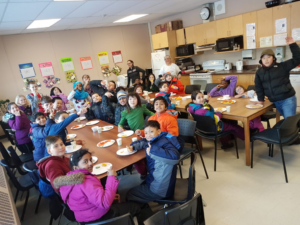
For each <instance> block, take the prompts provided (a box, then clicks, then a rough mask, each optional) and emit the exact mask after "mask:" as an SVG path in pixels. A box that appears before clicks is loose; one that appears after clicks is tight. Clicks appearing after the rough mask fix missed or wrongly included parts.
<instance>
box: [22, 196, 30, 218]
mask: <svg viewBox="0 0 300 225" xmlns="http://www.w3.org/2000/svg"><path fill="white" fill-rule="evenodd" d="M28 198H29V190H28V191H27V195H26V199H25V203H24V206H23V212H22V216H21V221H23V219H24V215H25V211H26V207H27V203H28Z"/></svg>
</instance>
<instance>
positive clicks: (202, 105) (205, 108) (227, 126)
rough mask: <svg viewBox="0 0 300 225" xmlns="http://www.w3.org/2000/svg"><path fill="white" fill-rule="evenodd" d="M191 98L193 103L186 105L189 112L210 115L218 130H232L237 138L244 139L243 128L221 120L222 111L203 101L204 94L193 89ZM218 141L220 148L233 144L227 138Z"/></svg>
mask: <svg viewBox="0 0 300 225" xmlns="http://www.w3.org/2000/svg"><path fill="white" fill-rule="evenodd" d="M191 99H192V101H193V103H194V104H189V105H188V111H189V112H190V113H191V114H196V115H203V116H210V117H211V118H212V119H213V120H214V121H215V123H216V125H217V127H218V132H223V131H229V130H234V131H235V135H236V136H237V137H238V138H239V139H241V140H244V139H245V137H244V129H243V128H242V127H240V126H238V125H236V124H231V123H228V122H224V121H222V120H221V118H222V113H221V112H215V110H214V108H213V107H212V106H211V105H209V104H208V103H207V102H205V99H204V95H203V94H202V93H201V92H199V91H193V92H192V95H191ZM220 141H221V143H222V146H221V148H222V149H227V148H230V147H232V146H233V144H230V143H228V138H220Z"/></svg>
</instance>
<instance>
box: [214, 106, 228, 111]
mask: <svg viewBox="0 0 300 225" xmlns="http://www.w3.org/2000/svg"><path fill="white" fill-rule="evenodd" d="M216 111H218V112H226V111H227V109H226V108H221V107H219V108H215V112H216Z"/></svg>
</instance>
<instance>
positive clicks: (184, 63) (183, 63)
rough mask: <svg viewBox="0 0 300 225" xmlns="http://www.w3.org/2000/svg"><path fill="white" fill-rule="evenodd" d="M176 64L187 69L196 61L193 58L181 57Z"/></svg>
mask: <svg viewBox="0 0 300 225" xmlns="http://www.w3.org/2000/svg"><path fill="white" fill-rule="evenodd" d="M175 64H176V65H177V66H178V67H179V68H180V69H181V70H186V69H187V67H189V66H194V65H195V63H194V61H193V59H192V58H190V57H189V58H181V59H177V60H176V62H175Z"/></svg>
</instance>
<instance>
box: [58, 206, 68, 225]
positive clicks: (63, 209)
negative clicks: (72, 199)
mask: <svg viewBox="0 0 300 225" xmlns="http://www.w3.org/2000/svg"><path fill="white" fill-rule="evenodd" d="M65 209H66V208H65V207H64V209H63V211H62V213H61V214H60V216H59V220H58V225H59V224H60V220H61V217H62V216H63V215H64V213H65Z"/></svg>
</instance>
